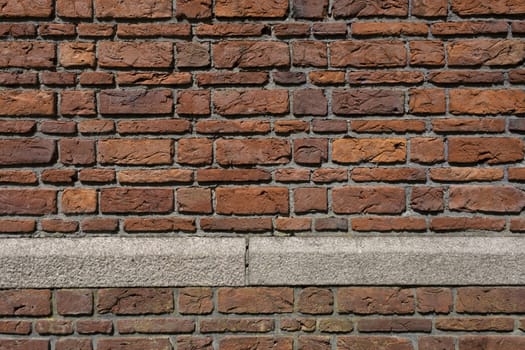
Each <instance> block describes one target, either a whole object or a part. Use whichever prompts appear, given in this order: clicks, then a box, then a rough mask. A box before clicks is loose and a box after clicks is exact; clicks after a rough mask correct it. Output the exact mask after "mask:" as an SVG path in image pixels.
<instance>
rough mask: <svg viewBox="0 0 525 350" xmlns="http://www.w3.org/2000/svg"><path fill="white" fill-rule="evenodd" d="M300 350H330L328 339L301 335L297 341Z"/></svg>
mask: <svg viewBox="0 0 525 350" xmlns="http://www.w3.org/2000/svg"><path fill="white" fill-rule="evenodd" d="M297 340H298V341H297V342H298V347H297V348H298V349H300V350H330V349H331V348H332V346H331V345H330V337H324V336H311V335H301V336H299V337H298V339H297Z"/></svg>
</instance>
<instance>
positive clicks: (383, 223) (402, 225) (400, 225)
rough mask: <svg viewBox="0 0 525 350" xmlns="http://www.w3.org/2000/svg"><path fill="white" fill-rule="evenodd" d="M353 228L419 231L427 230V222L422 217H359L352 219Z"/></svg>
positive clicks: (383, 230) (368, 230)
mask: <svg viewBox="0 0 525 350" xmlns="http://www.w3.org/2000/svg"><path fill="white" fill-rule="evenodd" d="M352 229H353V230H354V231H363V232H371V231H376V232H391V231H399V232H407V231H408V232H418V231H426V229H427V224H426V221H425V219H424V218H421V217H389V216H388V217H373V216H372V217H357V218H353V219H352Z"/></svg>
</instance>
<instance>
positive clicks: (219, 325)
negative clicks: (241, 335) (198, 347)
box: [200, 318, 274, 333]
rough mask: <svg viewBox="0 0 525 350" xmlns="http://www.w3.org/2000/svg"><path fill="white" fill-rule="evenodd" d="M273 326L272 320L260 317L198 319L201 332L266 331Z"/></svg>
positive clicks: (270, 329)
mask: <svg viewBox="0 0 525 350" xmlns="http://www.w3.org/2000/svg"><path fill="white" fill-rule="evenodd" d="M273 328H274V321H273V320H270V319H260V318H237V319H233V318H208V319H202V320H201V321H200V331H201V333H225V332H232V333H237V332H249V333H266V332H269V331H272V330H273Z"/></svg>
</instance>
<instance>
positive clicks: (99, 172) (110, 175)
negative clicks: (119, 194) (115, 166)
mask: <svg viewBox="0 0 525 350" xmlns="http://www.w3.org/2000/svg"><path fill="white" fill-rule="evenodd" d="M78 178H79V180H80V181H82V182H87V183H89V182H94V183H98V182H100V183H104V182H113V181H115V170H112V169H96V168H95V169H82V170H80V172H79V176H78Z"/></svg>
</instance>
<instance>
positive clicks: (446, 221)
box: [430, 216, 505, 232]
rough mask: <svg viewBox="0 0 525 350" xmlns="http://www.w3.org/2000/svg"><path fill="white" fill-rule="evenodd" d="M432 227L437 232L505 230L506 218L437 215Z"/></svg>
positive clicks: (433, 219)
mask: <svg viewBox="0 0 525 350" xmlns="http://www.w3.org/2000/svg"><path fill="white" fill-rule="evenodd" d="M430 229H431V230H433V231H437V232H447V231H469V230H475V231H480V230H484V231H503V230H504V229H505V219H496V218H487V217H481V216H474V217H447V216H445V217H435V218H432V219H431V222H430Z"/></svg>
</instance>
